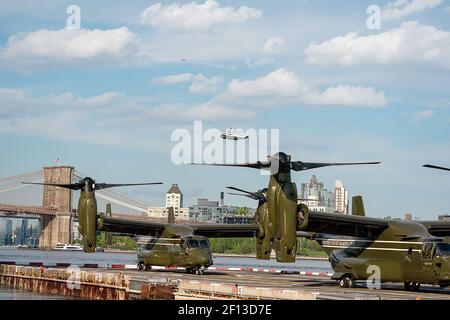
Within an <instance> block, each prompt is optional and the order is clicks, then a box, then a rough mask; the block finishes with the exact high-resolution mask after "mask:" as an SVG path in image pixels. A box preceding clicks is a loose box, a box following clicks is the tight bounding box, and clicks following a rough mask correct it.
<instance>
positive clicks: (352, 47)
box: [305, 21, 450, 68]
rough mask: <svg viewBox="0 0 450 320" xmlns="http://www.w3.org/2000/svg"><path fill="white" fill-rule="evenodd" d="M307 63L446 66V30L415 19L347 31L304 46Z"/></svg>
mask: <svg viewBox="0 0 450 320" xmlns="http://www.w3.org/2000/svg"><path fill="white" fill-rule="evenodd" d="M305 54H306V58H307V61H308V63H311V64H321V65H329V64H338V65H343V66H345V65H358V64H366V63H376V64H390V63H406V62H410V63H416V62H422V63H433V64H436V65H439V66H444V67H447V68H448V67H450V32H448V31H444V30H439V29H437V28H435V27H433V26H426V25H420V24H418V23H417V22H416V21H413V22H405V23H402V25H401V26H400V27H399V28H395V29H391V30H389V31H386V32H383V33H380V34H377V35H369V36H359V35H358V34H357V33H356V32H351V33H348V34H346V35H345V36H338V37H335V38H332V39H331V40H327V41H324V42H322V43H319V44H315V43H312V44H310V45H309V46H308V48H307V49H306V50H305Z"/></svg>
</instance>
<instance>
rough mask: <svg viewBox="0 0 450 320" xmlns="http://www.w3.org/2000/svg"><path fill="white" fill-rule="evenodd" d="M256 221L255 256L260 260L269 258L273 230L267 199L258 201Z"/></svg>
mask: <svg viewBox="0 0 450 320" xmlns="http://www.w3.org/2000/svg"><path fill="white" fill-rule="evenodd" d="M256 221H257V223H258V227H259V229H258V234H257V237H256V258H257V259H261V260H270V252H271V251H272V241H273V232H272V227H271V222H270V218H269V208H268V206H267V201H264V202H260V204H259V206H258V210H257V211H256Z"/></svg>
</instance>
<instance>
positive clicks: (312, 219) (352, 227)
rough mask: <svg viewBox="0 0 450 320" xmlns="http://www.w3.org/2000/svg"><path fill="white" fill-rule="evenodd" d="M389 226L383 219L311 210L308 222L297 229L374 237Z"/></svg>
mask: <svg viewBox="0 0 450 320" xmlns="http://www.w3.org/2000/svg"><path fill="white" fill-rule="evenodd" d="M388 227H389V223H388V221H386V220H384V219H376V218H368V217H362V216H350V215H344V214H331V213H324V212H317V211H311V212H310V213H309V215H308V224H307V225H306V227H304V228H302V229H301V230H299V231H304V232H313V233H327V234H336V235H343V236H350V237H374V236H377V235H379V234H380V233H382V232H383V230H385V229H386V228H388Z"/></svg>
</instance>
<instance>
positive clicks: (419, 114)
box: [403, 110, 434, 123]
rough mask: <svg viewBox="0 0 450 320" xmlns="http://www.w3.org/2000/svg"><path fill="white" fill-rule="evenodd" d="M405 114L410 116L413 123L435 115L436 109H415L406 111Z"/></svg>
mask: <svg viewBox="0 0 450 320" xmlns="http://www.w3.org/2000/svg"><path fill="white" fill-rule="evenodd" d="M403 116H405V117H408V118H410V119H411V120H412V122H413V123H416V122H420V121H423V120H427V119H430V118H432V117H433V116H434V110H424V111H414V112H408V113H404V114H403Z"/></svg>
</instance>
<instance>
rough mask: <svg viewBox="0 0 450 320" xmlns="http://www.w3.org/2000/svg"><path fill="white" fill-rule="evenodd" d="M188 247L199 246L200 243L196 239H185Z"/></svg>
mask: <svg viewBox="0 0 450 320" xmlns="http://www.w3.org/2000/svg"><path fill="white" fill-rule="evenodd" d="M186 244H187V246H188V248H200V243H199V241H198V240H194V239H189V240H187V241H186Z"/></svg>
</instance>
